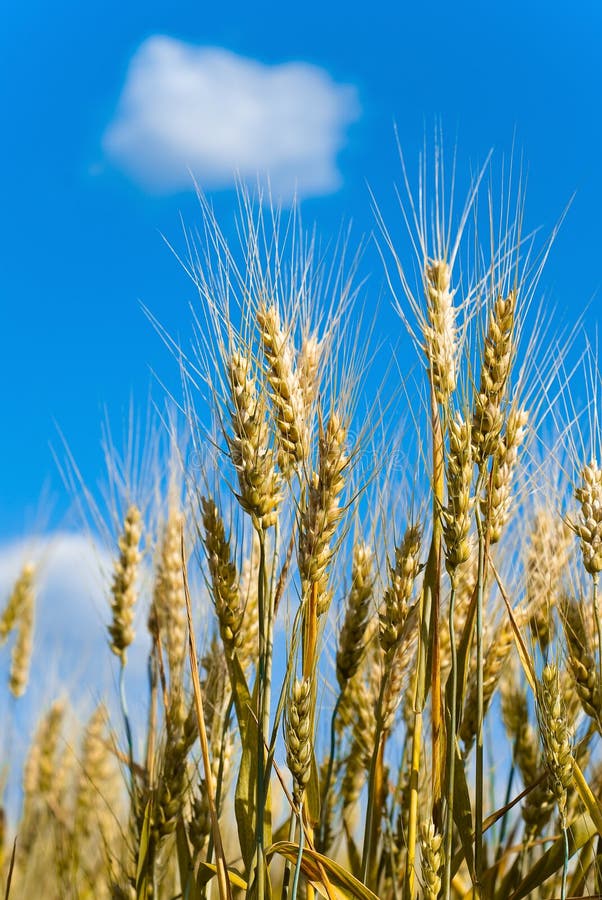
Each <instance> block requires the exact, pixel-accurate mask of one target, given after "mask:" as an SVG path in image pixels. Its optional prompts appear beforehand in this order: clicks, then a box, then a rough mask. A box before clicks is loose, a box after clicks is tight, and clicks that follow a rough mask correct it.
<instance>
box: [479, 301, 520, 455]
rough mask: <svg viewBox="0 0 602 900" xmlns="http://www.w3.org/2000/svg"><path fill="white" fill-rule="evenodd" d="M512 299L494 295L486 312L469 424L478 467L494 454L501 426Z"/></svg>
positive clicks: (511, 330)
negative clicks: (472, 410) (478, 373)
mask: <svg viewBox="0 0 602 900" xmlns="http://www.w3.org/2000/svg"><path fill="white" fill-rule="evenodd" d="M516 300H517V295H516V292H515V291H511V292H510V294H509V295H508V296H507V297H502V296H498V298H497V299H496V301H495V302H494V304H493V308H492V309H491V311H490V313H489V324H488V329H487V334H486V336H485V346H484V348H483V358H482V363H481V376H480V382H479V388H478V391H477V392H476V396H475V406H474V412H473V422H472V442H473V450H474V456H475V461H476V462H477V463H478V464H479V465H482V464H483V463H484V461H485V460H486V459H487V458H488V457H489V456H491V455H492V454H493V453H494V451H495V449H496V447H497V442H498V437H499V435H500V432H501V430H502V427H503V424H504V420H503V412H502V409H501V404H502V400H503V398H504V395H505V392H506V388H507V384H508V379H509V377H510V370H511V368H512V361H513V356H514V352H515V341H514V325H515V312H516Z"/></svg>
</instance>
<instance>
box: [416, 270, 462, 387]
mask: <svg viewBox="0 0 602 900" xmlns="http://www.w3.org/2000/svg"><path fill="white" fill-rule="evenodd" d="M450 282H451V268H450V266H449V264H448V263H447V262H446V261H445V260H444V259H435V260H432V261H431V262H429V263H428V264H427V266H426V268H425V272H424V284H425V294H426V310H427V317H428V321H427V322H425V325H424V344H425V350H426V356H427V359H428V361H429V366H430V373H431V380H432V384H433V388H434V391H435V396H436V398H437V400H438V401H439V403H446V402H447V401H448V399H449V397H450V395H451V394H452V393H453V391H454V390H455V387H456V381H457V357H458V338H457V329H456V309H455V307H454V291H452V290H451V289H450Z"/></svg>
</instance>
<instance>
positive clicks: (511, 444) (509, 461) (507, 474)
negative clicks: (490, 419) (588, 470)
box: [481, 407, 529, 544]
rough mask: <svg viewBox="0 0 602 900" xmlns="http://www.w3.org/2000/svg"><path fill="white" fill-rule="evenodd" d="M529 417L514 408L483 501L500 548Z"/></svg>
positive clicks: (494, 540) (492, 535)
mask: <svg viewBox="0 0 602 900" xmlns="http://www.w3.org/2000/svg"><path fill="white" fill-rule="evenodd" d="M528 420H529V416H528V413H527V412H526V410H524V409H520V408H518V407H513V408H512V409H511V410H510V413H509V414H508V419H507V421H506V430H505V433H504V435H503V436H502V437H501V438H499V440H498V442H497V445H496V448H495V450H494V451H493V454H492V455H493V470H492V474H491V479H490V481H489V483H488V490H487V492H486V495H485V497H484V498H483V499H482V500H481V510H482V513H483V516H484V517H485V519H486V520H488V521H489V540H490V543H491V544H496V543H497V542H498V541H499V540H500V538H501V536H502V532H503V529H504V527H505V525H506V523H507V522H508V519H509V518H510V512H511V508H512V479H513V475H514V470H515V467H516V462H517V459H518V453H519V450H520V448H521V445H522V444H523V442H524V440H525V436H526V433H527V422H528Z"/></svg>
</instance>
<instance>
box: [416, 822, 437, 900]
mask: <svg viewBox="0 0 602 900" xmlns="http://www.w3.org/2000/svg"><path fill="white" fill-rule="evenodd" d="M442 845H443V835H441V834H439V832H438V831H437V830H436V829H435V826H434V825H433V822H432V820H429V821H428V822H424V823H423V824H422V825H421V827H420V849H421V854H422V881H423V890H424V894H423V896H424V898H425V900H427V898H428V900H437V897H438V896H439V891H440V890H441V870H442V868H443V846H442Z"/></svg>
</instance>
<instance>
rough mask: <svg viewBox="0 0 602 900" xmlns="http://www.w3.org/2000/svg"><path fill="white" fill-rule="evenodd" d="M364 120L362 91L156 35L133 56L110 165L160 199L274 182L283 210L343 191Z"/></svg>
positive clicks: (309, 69)
mask: <svg viewBox="0 0 602 900" xmlns="http://www.w3.org/2000/svg"><path fill="white" fill-rule="evenodd" d="M358 116H359V103H358V97H357V92H356V89H355V88H354V87H352V86H350V85H341V84H337V83H336V82H335V81H333V79H332V78H331V76H330V75H329V74H328V73H327V72H326V71H324V70H323V69H320V68H318V67H317V66H313V65H309V64H307V63H303V62H292V63H286V64H283V65H275V66H269V65H264V64H263V63H261V62H258V61H256V60H253V59H246V58H244V57H241V56H237V55H235V54H234V53H230V52H228V51H226V50H223V49H220V48H213V47H199V46H195V45H192V44H186V43H183V42H181V41H177V40H174V39H173V38H169V37H164V36H155V37H151V38H149V39H148V40H147V41H145V42H144V43H143V44H142V45H141V47H140V48H139V49H138V50H137V52H136V53H135V55H134V57H133V59H132V61H131V64H130V67H129V71H128V73H127V78H126V82H125V85H124V88H123V91H122V94H121V97H120V100H119V104H118V108H117V112H116V115H115V118H114V120H113V122H112V123H111V124H110V125H109V128H108V129H107V131H106V134H105V136H104V150H105V153H106V155H107V157H108V158H109V159H110V160H111V161H112V162H113V163H114V164H115V165H117V166H118V167H119V168H121V169H122V170H123V171H125V172H126V173H127V174H128V175H129V176H130V177H131V178H133V179H134V180H136V181H137V182H138V183H140V184H141V185H143V186H144V187H145V188H149V189H152V190H157V191H165V192H171V191H179V190H186V189H189V188H190V187H191V184H192V182H191V175H190V173H192V175H193V176H194V177H195V178H196V179H197V180H198V182H199V185H200V187H201V188H202V189H212V188H225V187H229V186H231V185H232V184H233V183H234V182H235V180H236V178H237V177H240V178H242V179H243V180H246V181H255V180H257V179H259V181H260V182H263V183H265V181H266V179H267V178H268V177H269V182H270V185H271V189H272V191H273V193H274V194H275V195H276V196H277V197H279V198H281V199H282V200H284V201H287V200H290V199H291V198H292V197H293V195H294V194H295V193H296V194H297V195H298V196H301V197H303V196H315V195H321V194H326V193H330V192H332V191H334V190H336V189H337V188H338V187H339V186H340V184H341V174H340V172H339V169H338V167H337V153H338V152H339V150H340V149H341V148H342V147H343V145H344V144H345V141H346V133H347V128H348V126H349V125H350V124H351V123H352V122H353V121H354V120H356V119H357V118H358Z"/></svg>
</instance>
